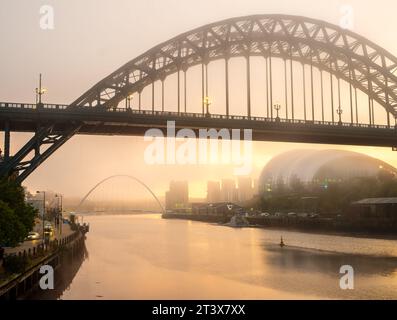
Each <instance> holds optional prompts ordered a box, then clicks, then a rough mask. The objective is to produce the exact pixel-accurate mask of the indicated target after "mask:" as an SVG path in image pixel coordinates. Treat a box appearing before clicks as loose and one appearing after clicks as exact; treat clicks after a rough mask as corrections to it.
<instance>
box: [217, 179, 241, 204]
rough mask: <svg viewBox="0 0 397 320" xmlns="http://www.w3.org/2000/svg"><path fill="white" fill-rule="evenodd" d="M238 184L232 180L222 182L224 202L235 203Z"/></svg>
mask: <svg viewBox="0 0 397 320" xmlns="http://www.w3.org/2000/svg"><path fill="white" fill-rule="evenodd" d="M236 194H237V192H236V182H235V181H234V180H232V179H223V180H222V189H221V197H222V201H223V202H233V201H236V200H238V199H236Z"/></svg>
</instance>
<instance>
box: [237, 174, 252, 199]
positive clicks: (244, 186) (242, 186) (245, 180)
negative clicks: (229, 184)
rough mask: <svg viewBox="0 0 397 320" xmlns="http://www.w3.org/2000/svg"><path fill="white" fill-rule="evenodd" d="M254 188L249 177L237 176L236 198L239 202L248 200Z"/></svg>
mask: <svg viewBox="0 0 397 320" xmlns="http://www.w3.org/2000/svg"><path fill="white" fill-rule="evenodd" d="M253 193H254V189H253V187H252V179H251V178H250V177H239V178H238V200H239V201H240V202H242V201H247V200H250V199H251V198H252V197H253V195H254V194H253Z"/></svg>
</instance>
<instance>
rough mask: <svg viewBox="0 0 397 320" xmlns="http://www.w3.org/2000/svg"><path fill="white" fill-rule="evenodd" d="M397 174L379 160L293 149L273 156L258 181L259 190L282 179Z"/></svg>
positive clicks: (321, 179) (320, 179)
mask: <svg viewBox="0 0 397 320" xmlns="http://www.w3.org/2000/svg"><path fill="white" fill-rule="evenodd" d="M380 169H382V170H387V171H389V172H390V173H392V174H394V175H397V169H396V168H394V167H392V166H391V165H389V164H387V163H385V162H384V161H381V160H379V159H375V158H372V157H370V156H367V155H364V154H361V153H357V152H352V151H345V150H292V151H288V152H285V153H282V154H280V155H278V156H276V157H274V158H273V159H272V160H271V161H269V163H268V164H267V165H266V166H265V168H264V169H263V171H262V174H261V176H260V179H259V188H260V190H265V187H266V186H269V185H274V184H275V183H278V182H280V181H281V180H282V181H283V182H284V183H285V184H287V185H289V184H290V182H291V181H292V179H296V178H297V179H299V180H300V181H301V182H303V183H312V182H315V183H316V182H317V183H322V182H324V181H325V182H326V181H330V182H332V181H341V180H344V179H348V178H353V177H368V176H376V175H377V174H378V172H379V170H380Z"/></svg>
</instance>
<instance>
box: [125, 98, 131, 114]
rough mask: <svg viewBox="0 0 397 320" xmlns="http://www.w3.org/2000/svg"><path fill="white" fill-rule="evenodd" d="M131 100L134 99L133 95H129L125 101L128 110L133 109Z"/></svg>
mask: <svg viewBox="0 0 397 320" xmlns="http://www.w3.org/2000/svg"><path fill="white" fill-rule="evenodd" d="M131 101H132V95H128V96H127V98H126V100H125V102H126V108H127V110H128V111H130V110H131Z"/></svg>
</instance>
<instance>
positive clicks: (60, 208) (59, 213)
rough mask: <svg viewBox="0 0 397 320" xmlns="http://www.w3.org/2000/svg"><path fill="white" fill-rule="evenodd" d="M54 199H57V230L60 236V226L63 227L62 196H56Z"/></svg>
mask: <svg viewBox="0 0 397 320" xmlns="http://www.w3.org/2000/svg"><path fill="white" fill-rule="evenodd" d="M55 197H56V198H58V230H59V234H60V235H62V225H63V215H62V213H63V195H61V194H59V195H58V194H56V195H55Z"/></svg>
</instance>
